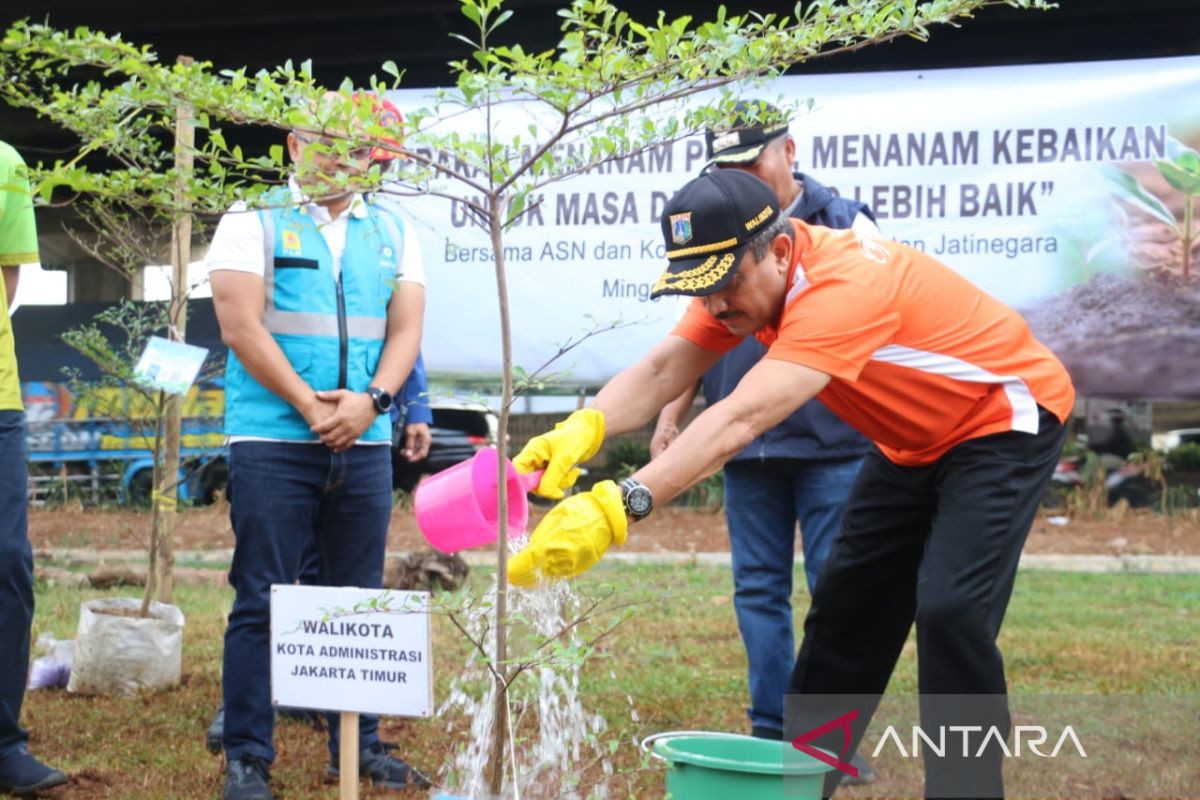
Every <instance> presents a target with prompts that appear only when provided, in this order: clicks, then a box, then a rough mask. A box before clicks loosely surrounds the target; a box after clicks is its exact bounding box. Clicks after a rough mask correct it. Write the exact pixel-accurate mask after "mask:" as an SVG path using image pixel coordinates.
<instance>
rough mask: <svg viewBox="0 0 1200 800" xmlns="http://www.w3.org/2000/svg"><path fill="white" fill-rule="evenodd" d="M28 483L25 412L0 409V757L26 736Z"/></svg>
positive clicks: (29, 581) (29, 614)
mask: <svg viewBox="0 0 1200 800" xmlns="http://www.w3.org/2000/svg"><path fill="white" fill-rule="evenodd" d="M27 484H28V481H27V478H26V472H25V414H24V413H23V412H21V411H0V632H3V638H2V639H0V755H5V754H7V753H8V752H10V751H11V750H14V749H15V748H17V747H21V746H22V745H24V743H25V741H26V740H27V739H28V738H29V734H27V733H26V732H25V731H24V730H22V729H21V726H20V719H21V701H22V700H23V699H24V697H25V677H26V674H27V673H28V672H29V625H30V623H31V622H33V549H32V548H31V547H30V546H29V517H28V513H27V506H28V502H29V499H28V497H27V496H26V489H27Z"/></svg>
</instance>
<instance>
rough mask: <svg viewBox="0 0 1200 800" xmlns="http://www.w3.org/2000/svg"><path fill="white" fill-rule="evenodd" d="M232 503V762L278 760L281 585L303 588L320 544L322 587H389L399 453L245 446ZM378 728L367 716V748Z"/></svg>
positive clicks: (228, 695) (333, 736)
mask: <svg viewBox="0 0 1200 800" xmlns="http://www.w3.org/2000/svg"><path fill="white" fill-rule="evenodd" d="M229 502H230V512H229V515H230V520H231V522H232V523H233V534H234V550H233V565H232V566H231V567H230V570H229V583H230V584H231V585H232V586H233V588H234V590H235V591H236V597H235V598H234V601H233V610H232V611H231V612H230V614H229V625H228V627H227V628H226V629H225V662H224V675H223V678H222V681H223V686H224V693H225V738H224V745H225V754H226V757H227V758H228V759H229V760H234V759H239V758H245V757H248V756H253V757H255V758H261V759H264V760H266V761H268V762H271V761H274V760H275V746H274V743H273V732H274V723H275V711H274V709H273V708H272V706H271V678H270V659H271V656H270V640H271V617H270V611H271V599H270V593H271V584H273V583H293V582H295V579H296V575H297V572H298V570H299V569H300V562H301V557H302V554H303V553H304V551H305V548H306V546H315V548H316V552H317V557H318V559H319V564H320V575H319V581H318V582H319V583H320V584H321V585H324V586H358V587H362V588H366V589H375V588H379V587H380V586H381V585H382V582H383V557H384V551H385V548H386V545H387V531H388V522H389V521H390V520H391V514H392V460H391V452H390V450H389V448H387V447H373V446H366V445H356V446H355V447H352V448H350V449H349V450H347V451H346V452H344V453H334V452H332V451H331V450H329V448H327V447H325V446H324V445H322V444H290V443H277V442H238V443H236V444H234V445H232V446H231V447H230V448H229ZM314 705H316V703H314ZM330 722H331V724H330V726H329V729H330V740H329V751H330V754H331V756H332V757H333V760H334V763H336V762H337V758H338V741H337V735H338V729H339V726H338V725H337V724H336V722H337V719H336V718H335V717H331V719H330ZM377 730H378V718H377V717H371V716H364V717H362V719H361V721H360V735H361V739H360V746H361V747H363V748H366V747H369V746H371V745H373V744H376V743H378V741H379V735H378V732H377Z"/></svg>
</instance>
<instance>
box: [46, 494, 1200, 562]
mask: <svg viewBox="0 0 1200 800" xmlns="http://www.w3.org/2000/svg"><path fill="white" fill-rule="evenodd" d="M532 510H533V514H532V516H533V517H534V519H535V520H537V519H540V518H541V515H542V514H543V513H544V512H545V509H544V508H542V507H540V506H534V508H533V509H532ZM149 527H150V517H149V514H148V513H146V512H139V511H131V510H126V509H57V510H45V509H30V513H29V537H30V539H31V540H32V542H33V546H34V549H35V550H43V549H58V548H94V549H98V550H112V549H121V550H126V549H140V548H144V547H145V545H146V537H147V532H148V531H149ZM231 547H233V531H232V530H231V529H230V526H229V515H228V513H227V511H226V510H225V509H221V508H216V507H211V508H199V509H191V510H189V511H187V512H186V513H184V514H183V516H182V519H181V521H180V524H179V527H178V529H177V532H176V542H175V549H176V550H218V549H225V548H231ZM425 547H426V544H425V541H424V539H423V538H422V537H421V534H420V532H419V531H418V530H417V527H416V524H415V522H414V520H413V517H412V512H411V511H410V510H408V509H405V508H397V509H396V511H395V512H394V513H393V515H392V525H391V530H390V532H389V535H388V549H389V550H393V551H411V550H420V549H424V548H425ZM624 549H625V550H628V551H633V552H650V553H660V552H667V553H711V552H725V551H727V550H728V549H729V538H728V532H727V529H726V527H725V515H724V514H723V513H721V512H715V513H714V512H712V511H704V510H693V509H688V508H675V507H668V508H665V509H659V510H657V511H655V513H654V514H652V515H651V516H650V517H648V518H647V519H645V520H643V521H642V522H640V523H638V524H637V525H636V526H635V527H634V528H633V529H632V530H631V531H630V535H629V541H628V542H627V543H626V544H625V548H624ZM1025 551H1026V552H1027V553H1060V554H1134V555H1200V516H1198V515H1197V514H1196V513H1195V512H1194V511H1193V512H1192V513H1190V514H1187V515H1178V516H1170V517H1168V516H1163V515H1161V514H1154V513H1150V512H1142V511H1136V512H1128V513H1126V514H1125V515H1123V516H1122V515H1119V514H1115V513H1114V514H1111V515H1105V516H1104V517H1102V518H1099V519H1070V520H1068V521H1067V523H1066V524H1065V525H1055V524H1052V523H1051V522H1050V516H1049V515H1043V516H1042V517H1040V518H1039V519H1038V520H1037V521H1036V522H1035V523H1034V526H1033V530H1032V531H1031V532H1030V535H1029V540H1028V542H1027V544H1026V547H1025Z"/></svg>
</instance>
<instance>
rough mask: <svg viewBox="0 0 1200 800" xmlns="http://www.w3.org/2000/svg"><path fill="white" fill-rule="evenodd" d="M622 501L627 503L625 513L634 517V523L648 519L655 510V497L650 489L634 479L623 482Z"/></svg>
mask: <svg viewBox="0 0 1200 800" xmlns="http://www.w3.org/2000/svg"><path fill="white" fill-rule="evenodd" d="M621 499H622V500H623V501H624V503H625V513H626V514H628V515H629V516H631V517H633V521H634V522H637V521H638V520H641V519H644V518H646V517H647V516H649V515H650V512H651V511H653V510H654V495H653V494H651V492H650V488H649V487H648V486H646V485H645V484H643V483H638V482H637V481H635V480H634V479H633V478H626V479H625V480H623V481H621Z"/></svg>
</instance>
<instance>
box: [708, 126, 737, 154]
mask: <svg viewBox="0 0 1200 800" xmlns="http://www.w3.org/2000/svg"><path fill="white" fill-rule="evenodd" d="M741 143H742V134H741V131H730V132H729V133H723V134H721V135H720V136H718V137H716V138H715V139H713V142H712V151H713V153H719V152H721V151H722V150H725V149H727V148H730V147H737V146H738V145H739V144H741Z"/></svg>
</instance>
